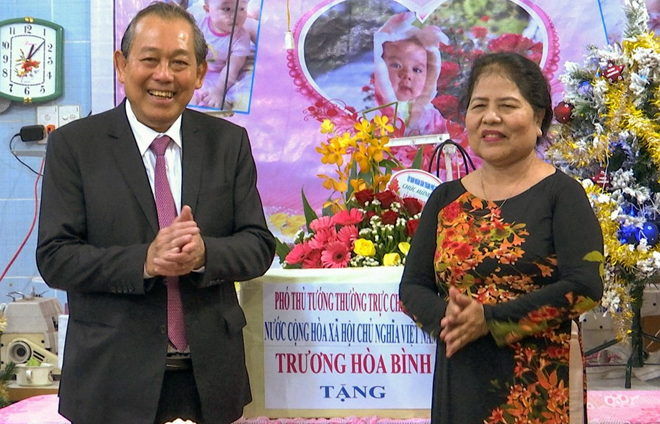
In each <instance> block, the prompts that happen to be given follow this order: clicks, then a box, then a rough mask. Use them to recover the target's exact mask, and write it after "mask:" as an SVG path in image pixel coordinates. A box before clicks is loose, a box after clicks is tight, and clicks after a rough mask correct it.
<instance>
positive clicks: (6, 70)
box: [0, 17, 64, 103]
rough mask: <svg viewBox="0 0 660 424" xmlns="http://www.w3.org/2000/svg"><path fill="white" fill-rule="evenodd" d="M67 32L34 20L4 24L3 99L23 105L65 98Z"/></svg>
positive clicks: (0, 31) (0, 55)
mask: <svg viewBox="0 0 660 424" xmlns="http://www.w3.org/2000/svg"><path fill="white" fill-rule="evenodd" d="M63 43H64V29H63V28H62V27H61V26H60V25H57V24H54V23H52V22H48V21H45V20H43V19H35V18H30V17H25V18H14V19H7V20H5V21H2V22H0V96H2V97H6V98H8V99H10V100H15V101H21V102H23V103H32V102H44V101H47V100H52V99H55V98H57V97H59V96H60V95H62V69H63V68H62V47H63Z"/></svg>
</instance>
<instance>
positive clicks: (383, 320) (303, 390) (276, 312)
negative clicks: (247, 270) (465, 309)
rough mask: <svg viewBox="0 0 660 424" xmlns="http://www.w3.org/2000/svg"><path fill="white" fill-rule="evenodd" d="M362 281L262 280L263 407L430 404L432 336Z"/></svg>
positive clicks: (388, 285)
mask: <svg viewBox="0 0 660 424" xmlns="http://www.w3.org/2000/svg"><path fill="white" fill-rule="evenodd" d="M395 274H399V273H395ZM364 283H366V284H362V283H361V284H353V283H346V284H344V283H333V284H323V283H316V284H315V283H314V282H313V281H311V280H310V281H309V282H308V283H301V282H300V281H298V282H297V283H296V284H295V285H292V284H286V283H281V284H264V288H263V302H264V304H263V317H264V322H263V324H264V331H263V340H264V382H265V395H266V399H265V403H266V408H267V409H325V410H327V409H430V407H431V397H430V388H431V385H432V378H433V369H434V364H435V341H434V340H431V339H430V338H429V336H428V335H427V334H426V333H424V332H423V331H422V330H421V329H420V328H418V327H417V325H415V324H414V323H413V322H412V320H411V319H410V318H409V317H408V316H406V315H405V314H403V313H402V312H401V310H400V308H399V295H398V288H399V281H398V279H397V280H396V281H392V282H385V283H382V282H377V281H365V282H364Z"/></svg>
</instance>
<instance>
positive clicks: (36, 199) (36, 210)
mask: <svg viewBox="0 0 660 424" xmlns="http://www.w3.org/2000/svg"><path fill="white" fill-rule="evenodd" d="M45 163H46V158H43V159H42V160H41V166H40V168H39V172H37V173H36V174H37V178H36V179H35V181H34V215H33V217H32V224H31V225H30V229H29V230H28V233H27V235H26V236H25V238H24V239H23V242H22V243H21V245H20V246H19V247H18V249H17V250H16V253H14V256H13V257H12V258H11V260H10V261H9V263H8V264H7V266H6V267H5V269H4V271H2V274H1V275H0V281H2V280H3V279H4V278H5V275H7V271H9V268H11V266H12V265H13V264H14V261H15V260H16V258H18V255H19V254H20V253H21V252H22V251H23V248H24V247H25V244H26V243H27V241H28V240H29V239H30V236H31V235H32V231H34V227H35V225H36V223H37V217H38V216H39V180H40V179H41V177H42V176H43V174H42V172H43V170H44V164H45Z"/></svg>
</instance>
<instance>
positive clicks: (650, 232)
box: [635, 221, 658, 246]
mask: <svg viewBox="0 0 660 424" xmlns="http://www.w3.org/2000/svg"><path fill="white" fill-rule="evenodd" d="M635 237H636V238H637V241H638V242H639V241H640V240H641V239H646V244H647V245H648V246H653V245H655V244H656V243H657V242H658V226H657V225H655V224H654V223H653V222H649V221H646V222H645V223H644V225H642V228H640V229H639V230H638V231H637V232H636V234H635Z"/></svg>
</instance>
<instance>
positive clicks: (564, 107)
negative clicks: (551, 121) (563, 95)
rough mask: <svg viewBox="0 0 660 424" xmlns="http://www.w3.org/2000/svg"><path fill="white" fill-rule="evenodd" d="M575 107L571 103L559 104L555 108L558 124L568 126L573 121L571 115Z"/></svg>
mask: <svg viewBox="0 0 660 424" xmlns="http://www.w3.org/2000/svg"><path fill="white" fill-rule="evenodd" d="M573 108H574V106H573V105H572V104H570V103H566V102H559V103H558V104H557V106H555V108H554V113H555V119H556V120H557V122H560V123H562V124H566V123H568V122H570V120H571V113H572V112H573Z"/></svg>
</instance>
